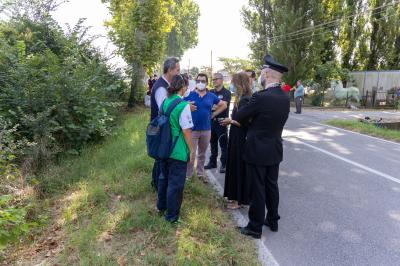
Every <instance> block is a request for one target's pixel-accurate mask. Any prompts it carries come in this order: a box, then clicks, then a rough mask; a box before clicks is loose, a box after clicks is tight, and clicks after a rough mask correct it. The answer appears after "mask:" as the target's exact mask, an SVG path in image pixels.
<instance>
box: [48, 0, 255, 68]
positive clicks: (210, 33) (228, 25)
mask: <svg viewBox="0 0 400 266" xmlns="http://www.w3.org/2000/svg"><path fill="white" fill-rule="evenodd" d="M195 2H197V3H198V4H199V6H200V13H201V16H200V19H199V43H198V45H197V46H196V47H195V48H193V49H190V50H188V51H187V52H186V53H185V55H184V56H183V58H182V61H181V68H183V69H187V68H188V66H189V60H190V67H193V66H197V67H201V66H210V65H211V51H212V52H213V68H214V69H221V68H222V64H221V63H220V62H219V61H218V58H219V57H240V58H244V59H246V58H248V56H249V54H250V49H249V47H248V43H249V42H250V40H251V36H250V33H249V32H248V31H247V30H246V29H245V28H244V27H243V25H242V20H241V16H240V10H241V8H242V6H244V5H245V4H246V3H247V0H195ZM53 17H54V18H55V19H56V20H57V21H58V22H59V23H60V25H61V26H63V27H64V29H65V28H66V26H65V25H66V24H69V25H71V26H74V25H75V24H76V23H77V21H78V20H79V18H86V19H87V20H86V23H85V25H86V26H90V27H91V29H90V31H89V33H90V34H92V35H102V36H103V37H101V38H99V39H97V40H96V41H95V45H96V46H98V47H99V48H101V49H102V50H104V51H105V52H106V54H110V53H112V51H114V50H115V49H116V48H115V46H114V45H113V44H112V43H111V41H110V40H109V39H108V37H107V29H106V28H105V27H104V21H105V20H107V19H108V18H109V17H110V15H109V13H108V10H107V7H106V6H105V5H104V4H102V3H101V0H70V1H69V2H68V3H65V4H63V5H62V6H60V7H59V8H58V10H57V11H56V12H55V13H54V14H53ZM114 62H115V63H116V64H118V65H120V66H122V65H123V60H122V59H121V58H116V59H114Z"/></svg>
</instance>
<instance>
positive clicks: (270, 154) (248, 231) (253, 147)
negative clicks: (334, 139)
mask: <svg viewBox="0 0 400 266" xmlns="http://www.w3.org/2000/svg"><path fill="white" fill-rule="evenodd" d="M264 62H265V65H264V66H263V68H262V71H261V78H260V83H261V84H264V85H263V89H262V90H261V91H259V92H257V93H255V94H253V97H252V98H251V100H250V102H249V104H248V105H246V106H244V107H243V108H241V109H240V110H239V111H238V112H237V114H236V115H237V120H238V122H240V123H243V122H245V121H249V120H251V124H250V125H249V128H248V131H247V138H246V145H245V152H244V157H243V158H244V160H245V161H246V166H247V176H248V178H250V179H251V183H252V186H251V192H252V195H251V199H252V201H251V203H250V209H249V223H248V224H247V226H246V227H239V230H240V232H241V233H242V234H244V235H249V236H252V237H253V238H257V239H259V238H261V234H262V226H263V224H265V225H266V226H268V227H269V228H270V229H271V230H272V231H274V232H276V231H278V220H279V218H280V217H279V214H278V204H279V189H278V174H279V164H280V162H281V161H282V155H283V147H282V131H283V127H284V126H285V123H286V120H287V118H288V115H289V109H290V102H289V97H288V96H287V95H286V93H285V92H283V91H282V89H281V84H280V82H281V78H282V75H283V73H285V72H287V71H288V69H287V67H285V66H283V65H281V64H279V63H278V62H276V61H275V60H274V58H273V57H272V56H270V55H267V56H265V58H264ZM265 207H267V211H268V212H267V217H265Z"/></svg>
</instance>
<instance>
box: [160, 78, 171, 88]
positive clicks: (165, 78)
mask: <svg viewBox="0 0 400 266" xmlns="http://www.w3.org/2000/svg"><path fill="white" fill-rule="evenodd" d="M161 78H162V79H163V80H165V82H167V84H168V86H169V85H170V84H169V82H168V80H167V79H166V78H165V77H164V75H162V76H161Z"/></svg>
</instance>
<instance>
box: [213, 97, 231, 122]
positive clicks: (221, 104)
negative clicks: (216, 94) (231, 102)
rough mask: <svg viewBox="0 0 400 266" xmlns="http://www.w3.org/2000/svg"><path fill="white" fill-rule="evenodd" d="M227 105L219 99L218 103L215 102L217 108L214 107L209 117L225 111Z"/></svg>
mask: <svg viewBox="0 0 400 266" xmlns="http://www.w3.org/2000/svg"><path fill="white" fill-rule="evenodd" d="M227 107H228V106H227V104H226V102H225V101H219V103H218V104H217V109H215V111H214V112H213V113H212V115H211V119H213V118H214V117H216V116H217V115H219V114H220V113H222V112H223V111H225V110H226V108H227Z"/></svg>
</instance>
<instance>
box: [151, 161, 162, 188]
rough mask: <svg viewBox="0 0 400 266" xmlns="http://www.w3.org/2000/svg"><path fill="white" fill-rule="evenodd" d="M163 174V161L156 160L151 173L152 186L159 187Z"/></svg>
mask: <svg viewBox="0 0 400 266" xmlns="http://www.w3.org/2000/svg"><path fill="white" fill-rule="evenodd" d="M160 174H161V162H160V161H157V160H155V161H154V165H153V171H152V173H151V186H152V187H154V188H155V189H156V190H157V188H158V179H159V177H160Z"/></svg>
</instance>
